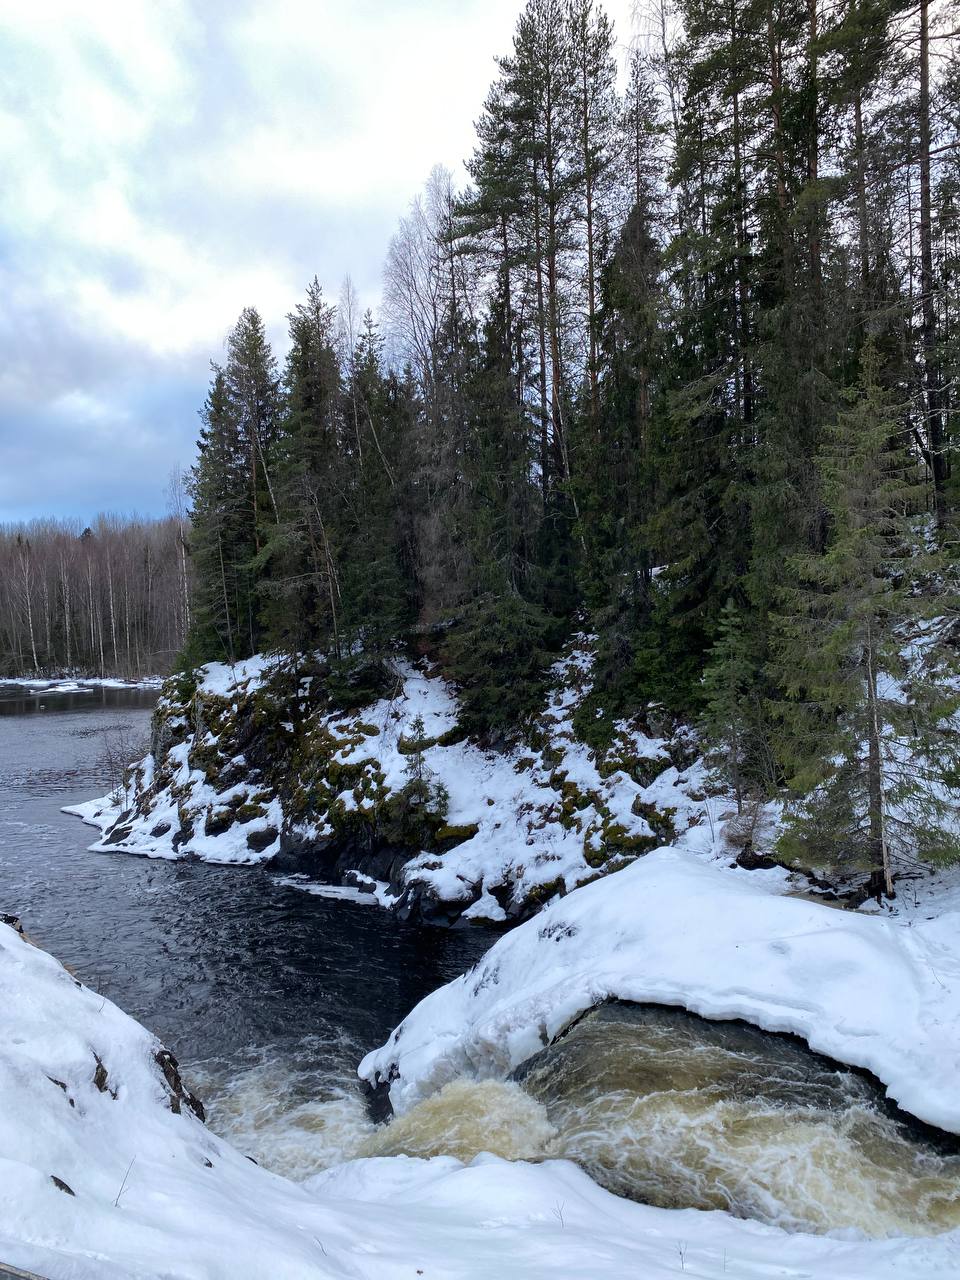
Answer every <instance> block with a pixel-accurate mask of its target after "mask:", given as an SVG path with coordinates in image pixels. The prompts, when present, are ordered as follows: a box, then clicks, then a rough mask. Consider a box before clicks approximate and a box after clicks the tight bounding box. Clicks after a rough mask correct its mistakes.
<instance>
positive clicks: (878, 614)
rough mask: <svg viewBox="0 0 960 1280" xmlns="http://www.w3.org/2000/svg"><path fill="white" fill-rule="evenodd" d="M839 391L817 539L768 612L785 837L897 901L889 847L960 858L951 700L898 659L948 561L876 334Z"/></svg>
mask: <svg viewBox="0 0 960 1280" xmlns="http://www.w3.org/2000/svg"><path fill="white" fill-rule="evenodd" d="M846 400H847V407H846V408H845V409H844V410H843V411H842V412H841V413H840V414H839V415H838V418H837V421H836V424H835V425H834V426H833V427H832V428H831V429H830V431H829V433H828V436H827V439H826V441H825V443H824V445H823V447H822V449H821V450H820V452H819V454H818V456H817V459H816V463H817V470H818V474H819V477H820V481H821V484H822V487H823V493H824V503H825V508H826V513H827V517H828V519H827V535H826V540H825V545H824V548H823V550H822V551H819V552H807V553H803V554H797V555H794V556H793V557H791V558H790V560H789V561H788V563H787V566H786V568H787V575H788V579H789V581H788V583H787V585H785V586H784V587H783V588H782V590H781V593H780V600H779V605H778V610H777V613H776V616H775V618H774V637H773V654H774V658H773V662H772V673H773V675H774V677H775V679H776V680H777V682H778V684H779V686H780V688H782V690H783V691H784V698H783V700H782V701H781V702H780V704H779V706H778V712H779V716H780V722H781V725H782V737H781V743H780V745H781V751H782V756H783V759H784V761H785V763H786V765H787V767H788V770H789V775H790V783H791V786H792V788H793V790H794V793H795V795H796V796H797V797H798V799H797V800H796V801H795V803H794V804H793V805H792V806H791V807H790V821H789V822H788V825H787V828H786V831H785V834H784V836H783V837H782V841H781V847H782V849H783V851H784V852H785V853H787V854H788V855H791V856H796V857H802V858H804V859H806V860H807V862H808V863H809V862H811V861H817V860H819V859H824V858H825V859H829V860H830V861H832V863H833V864H834V865H835V866H848V867H850V866H852V867H854V868H856V867H865V868H867V869H869V871H870V873H871V874H870V882H869V884H870V890H871V892H874V893H876V894H877V895H878V896H879V894H880V893H881V892H882V893H885V894H886V895H887V896H888V897H891V896H893V893H894V886H893V871H894V866H895V864H896V859H897V858H898V857H901V858H907V859H915V858H917V857H919V858H924V859H931V860H940V859H944V858H952V857H955V856H957V855H958V854H960V849H958V847H957V842H956V837H955V836H954V835H952V834H951V832H950V825H949V823H947V822H946V818H947V816H948V812H949V809H950V807H951V793H952V791H953V786H954V782H953V779H954V778H955V773H954V771H955V768H956V762H957V743H956V741H955V734H954V733H953V732H952V730H951V729H950V726H949V722H948V720H947V717H948V716H949V714H950V713H951V712H952V711H953V709H954V707H955V705H956V701H957V699H956V697H955V696H954V695H953V694H952V693H951V692H950V691H949V688H948V686H947V685H946V684H945V683H944V682H943V681H942V680H941V679H938V678H937V675H936V671H935V670H934V669H931V668H930V665H929V663H928V664H927V670H926V671H925V672H918V670H916V669H913V670H911V668H910V667H909V666H908V662H907V659H906V656H905V653H906V652H907V650H908V646H909V644H910V641H911V640H912V639H915V638H916V637H917V636H918V635H922V626H921V624H922V621H923V619H924V618H927V617H929V615H930V614H931V613H932V612H933V611H934V609H940V610H942V609H944V608H945V607H948V605H949V601H948V599H947V598H946V597H945V596H944V595H941V596H940V598H939V599H936V600H934V599H931V597H930V595H929V594H924V593H922V592H921V591H920V590H919V584H920V581H921V579H922V578H924V577H927V578H928V579H929V576H930V575H931V574H935V573H938V572H942V566H940V565H938V564H937V563H936V562H935V560H934V559H933V557H931V555H930V553H929V551H928V549H927V546H926V543H925V538H924V534H925V532H926V529H925V525H924V522H923V521H922V519H921V518H920V517H919V513H920V512H922V509H923V506H922V488H921V485H920V483H919V481H918V476H917V468H916V462H915V459H914V458H913V457H912V456H911V454H910V452H909V450H908V448H907V447H906V435H905V427H904V423H903V415H902V413H900V412H898V411H897V409H896V407H895V406H894V405H893V404H891V401H890V396H889V394H888V393H887V392H885V391H884V389H883V387H882V385H881V382H880V378H879V367H878V359H877V352H876V347H875V345H874V343H873V342H872V341H868V342H867V343H866V344H865V346H864V351H863V357H862V363H861V374H860V378H859V381H858V383H857V385H856V386H855V387H854V388H852V389H851V391H850V392H849V393H848V395H847V397H846Z"/></svg>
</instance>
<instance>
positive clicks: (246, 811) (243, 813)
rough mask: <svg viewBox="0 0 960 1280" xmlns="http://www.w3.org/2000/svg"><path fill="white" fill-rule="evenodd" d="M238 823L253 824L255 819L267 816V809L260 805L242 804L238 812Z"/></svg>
mask: <svg viewBox="0 0 960 1280" xmlns="http://www.w3.org/2000/svg"><path fill="white" fill-rule="evenodd" d="M236 814H237V821H238V822H253V820H254V819H255V818H262V817H264V816H265V815H266V809H264V808H263V807H262V806H261V805H259V804H242V805H240V806H239V808H238V809H237V811H236Z"/></svg>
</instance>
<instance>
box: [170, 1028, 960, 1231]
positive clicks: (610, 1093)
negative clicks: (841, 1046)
mask: <svg viewBox="0 0 960 1280" xmlns="http://www.w3.org/2000/svg"><path fill="white" fill-rule="evenodd" d="M322 1047H323V1049H324V1053H323V1054H322V1055H320V1056H323V1057H324V1059H325V1061H326V1064H327V1065H326V1066H325V1067H323V1068H322V1069H321V1070H315V1069H312V1068H311V1058H312V1059H313V1061H316V1058H317V1052H316V1051H317V1048H318V1046H316V1045H313V1044H312V1043H311V1041H310V1040H309V1039H308V1040H304V1041H303V1042H302V1043H301V1044H300V1046H299V1047H298V1049H297V1052H296V1053H295V1054H294V1055H292V1056H291V1055H290V1054H285V1055H283V1056H280V1055H277V1056H276V1057H271V1056H270V1055H260V1056H259V1057H258V1058H257V1059H256V1060H253V1061H251V1063H250V1064H249V1068H248V1069H247V1070H245V1071H244V1072H242V1073H241V1074H239V1075H236V1074H234V1075H233V1076H232V1077H228V1076H227V1075H222V1076H220V1077H218V1076H217V1073H216V1071H215V1070H209V1071H207V1073H206V1076H205V1075H204V1071H203V1070H201V1071H200V1072H199V1073H196V1072H195V1073H193V1076H192V1079H193V1082H194V1083H195V1084H196V1086H197V1088H198V1090H199V1091H200V1093H201V1096H204V1097H205V1098H206V1099H207V1101H208V1102H209V1103H210V1106H209V1113H210V1123H211V1125H212V1127H213V1128H214V1129H216V1130H217V1131H218V1132H220V1133H222V1134H223V1135H224V1136H225V1137H227V1138H229V1139H230V1140H231V1141H232V1142H233V1143H234V1144H235V1145H237V1146H238V1147H239V1148H240V1150H242V1151H245V1152H247V1153H248V1154H250V1155H252V1156H254V1157H255V1158H256V1159H257V1160H258V1161H260V1163H262V1164H264V1165H266V1166H268V1167H269V1168H272V1169H274V1170H275V1171H276V1172H278V1173H282V1174H286V1175H287V1176H289V1177H293V1178H304V1177H307V1176H309V1175H310V1174H312V1173H316V1172H318V1171H319V1170H320V1169H323V1168H326V1167H329V1166H330V1165H332V1164H335V1163H337V1162H339V1161H341V1160H346V1159H351V1158H354V1157H358V1156H372V1155H400V1154H404V1155H411V1156H423V1157H427V1156H433V1155H452V1156H456V1157H458V1158H459V1159H461V1160H470V1159H471V1158H472V1157H473V1156H474V1155H476V1154H478V1153H479V1152H481V1151H492V1152H494V1153H495V1154H497V1155H501V1156H503V1157H505V1158H506V1159H510V1160H541V1159H547V1158H551V1157H564V1158H567V1159H571V1160H574V1161H576V1162H577V1163H578V1164H579V1165H581V1166H582V1167H583V1168H584V1169H585V1170H586V1171H587V1172H588V1173H590V1174H591V1176H592V1177H594V1178H595V1179H596V1180H597V1181H598V1182H599V1183H600V1184H601V1185H603V1186H605V1187H607V1188H608V1189H609V1190H610V1191H613V1192H615V1193H616V1194H618V1195H623V1196H627V1197H629V1198H631V1199H635V1200H640V1201H644V1202H646V1203H649V1204H655V1205H660V1206H662V1207H666V1208H688V1207H693V1208H701V1209H726V1210H728V1211H729V1212H731V1213H734V1214H736V1215H737V1216H739V1217H750V1218H756V1219H758V1220H760V1221H763V1222H768V1223H772V1224H775V1225H778V1226H781V1227H784V1228H786V1229H787V1230H794V1231H813V1232H826V1231H835V1230H843V1229H846V1230H851V1229H852V1230H855V1231H859V1232H862V1233H864V1234H866V1235H872V1236H884V1235H892V1234H899V1233H911V1234H933V1233H936V1232H939V1231H944V1230H947V1229H949V1228H951V1227H956V1226H960V1146H958V1145H957V1144H956V1143H953V1142H951V1141H950V1140H949V1139H946V1138H944V1139H943V1140H942V1141H941V1140H940V1138H939V1137H938V1135H936V1134H932V1133H929V1132H927V1131H921V1130H920V1128H919V1127H918V1126H914V1125H912V1124H910V1123H909V1122H907V1121H906V1119H905V1118H904V1117H902V1116H900V1115H899V1114H897V1113H896V1112H895V1111H894V1110H893V1109H892V1108H891V1107H890V1106H889V1105H887V1104H886V1103H885V1101H884V1099H883V1096H882V1094H881V1092H880V1090H879V1089H878V1088H877V1087H876V1085H875V1084H874V1083H873V1082H871V1081H870V1080H868V1079H866V1078H864V1077H863V1076H861V1075H859V1074H857V1073H856V1072H852V1071H848V1070H845V1069H844V1068H842V1067H839V1066H836V1065H835V1064H832V1063H829V1062H827V1061H826V1060H824V1059H822V1058H819V1057H818V1056H817V1055H815V1054H813V1053H811V1052H810V1051H809V1050H808V1049H807V1048H806V1047H805V1046H804V1045H802V1044H801V1043H799V1042H798V1041H795V1040H792V1039H790V1038H787V1037H780V1036H771V1035H767V1034H765V1033H763V1032H760V1031H757V1030H755V1029H753V1028H750V1027H746V1026H744V1025H743V1024H740V1023H711V1022H705V1021H703V1020H702V1019H699V1018H695V1017H692V1016H690V1015H688V1014H685V1013H683V1012H682V1011H680V1010H673V1009H662V1008H661V1009H651V1008H639V1007H637V1006H629V1005H616V1004H614V1005H608V1006H604V1007H603V1008H601V1009H599V1010H596V1011H594V1012H593V1013H591V1014H590V1015H588V1016H587V1017H586V1018H584V1019H583V1020H582V1021H580V1022H579V1023H578V1024H577V1025H576V1026H575V1027H574V1028H573V1029H572V1030H571V1031H570V1032H569V1033H568V1034H567V1035H566V1036H565V1037H564V1038H563V1039H562V1040H560V1041H559V1042H558V1043H556V1044H555V1045H553V1046H551V1047H550V1048H548V1049H545V1050H543V1052H542V1053H540V1054H538V1055H536V1057H535V1058H532V1059H531V1060H530V1061H529V1062H528V1063H526V1064H525V1065H524V1067H523V1068H521V1069H520V1071H519V1072H518V1073H517V1076H518V1080H514V1081H494V1080H485V1081H477V1080H466V1079H461V1080H455V1081H453V1082H452V1083H450V1084H448V1085H447V1086H446V1087H445V1088H444V1089H442V1090H440V1091H439V1092H438V1093H436V1094H434V1095H433V1096H432V1097H430V1098H427V1099H426V1100H425V1101H423V1102H421V1103H420V1104H419V1105H418V1106H417V1107H414V1108H413V1109H412V1110H410V1111H409V1112H407V1113H406V1114H405V1115H403V1116H400V1117H398V1118H395V1119H394V1120H392V1121H391V1122H390V1123H389V1124H386V1125H375V1124H373V1123H372V1121H371V1120H370V1119H369V1117H368V1115H367V1111H366V1108H365V1105H364V1103H363V1101H362V1099H361V1098H360V1096H359V1094H358V1092H357V1090H356V1087H355V1077H354V1076H353V1072H352V1063H351V1061H350V1059H349V1058H348V1056H347V1054H346V1053H345V1054H344V1058H343V1062H342V1069H340V1068H336V1069H334V1068H331V1066H330V1053H329V1050H330V1045H329V1044H324V1045H323V1046H322ZM344 1048H345V1049H346V1046H344ZM234 1071H235V1067H234Z"/></svg>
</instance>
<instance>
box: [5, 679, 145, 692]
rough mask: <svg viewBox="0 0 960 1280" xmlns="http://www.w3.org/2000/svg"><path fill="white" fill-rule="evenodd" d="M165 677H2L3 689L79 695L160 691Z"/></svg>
mask: <svg viewBox="0 0 960 1280" xmlns="http://www.w3.org/2000/svg"><path fill="white" fill-rule="evenodd" d="M163 679H164V678H163V676H140V677H137V678H135V679H133V678H131V679H129V680H125V679H121V678H120V677H119V676H50V677H46V676H44V677H35V676H2V677H0V691H2V690H3V689H26V690H27V691H28V692H29V693H79V692H81V691H82V690H83V689H159V688H160V687H161V686H162V685H163Z"/></svg>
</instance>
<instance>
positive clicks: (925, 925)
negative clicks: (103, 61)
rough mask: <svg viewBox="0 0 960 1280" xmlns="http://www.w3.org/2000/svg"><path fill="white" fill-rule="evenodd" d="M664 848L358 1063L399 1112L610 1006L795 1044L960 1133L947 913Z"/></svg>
mask: <svg viewBox="0 0 960 1280" xmlns="http://www.w3.org/2000/svg"><path fill="white" fill-rule="evenodd" d="M782 888H783V878H782V876H781V875H780V874H779V873H777V872H771V873H766V872H741V871H738V872H731V871H730V870H729V869H727V868H725V867H723V866H720V865H718V864H716V863H709V862H707V861H705V860H703V859H699V858H697V857H696V856H691V854H690V853H689V852H688V851H685V850H682V849H670V848H663V849H660V850H658V851H656V852H655V853H651V854H648V855H647V856H646V857H645V858H642V859H640V860H639V861H637V862H635V863H634V864H633V865H631V866H630V867H627V868H626V869H625V870H623V871H620V872H617V873H616V874H614V875H611V876H608V877H606V878H605V879H603V880H599V881H597V882H595V883H594V884H591V885H587V886H585V887H583V888H581V889H578V890H577V891H576V892H575V893H572V894H570V895H569V896H568V897H567V898H565V899H563V900H562V901H559V902H556V903H554V904H552V905H551V906H550V907H548V908H547V909H546V910H545V911H543V912H541V914H540V915H538V916H537V917H535V918H534V919H532V920H529V921H527V922H526V923H525V924H523V925H521V926H519V927H518V928H516V929H514V930H513V931H512V932H511V933H509V934H507V935H506V936H505V937H503V938H501V939H500V940H499V941H498V942H497V943H496V944H495V945H494V946H493V947H492V948H491V950H490V951H489V952H488V953H487V955H486V956H485V957H484V958H483V959H482V960H481V961H480V962H479V963H478V964H477V965H476V966H475V967H474V969H473V970H471V971H470V972H469V973H468V974H465V975H464V976H463V977H461V978H459V979H457V980H456V981H454V982H452V983H449V984H448V985H447V986H445V987H441V988H440V989H439V990H437V991H435V992H433V993H432V994H431V995H429V996H427V997H426V999H425V1000H423V1001H422V1002H421V1004H419V1005H418V1006H417V1008H416V1009H414V1010H413V1012H412V1013H411V1014H409V1015H408V1017H407V1018H406V1019H405V1020H404V1022H403V1023H401V1025H400V1027H399V1028H397V1030H396V1031H395V1032H394V1033H393V1035H392V1037H391V1039H390V1040H389V1041H388V1042H387V1044H386V1045H384V1046H383V1047H382V1048H380V1049H379V1050H377V1051H375V1052H373V1053H371V1054H369V1055H368V1056H367V1057H366V1058H365V1059H364V1060H363V1062H362V1064H361V1066H360V1074H361V1076H363V1077H364V1078H365V1079H367V1080H369V1081H371V1082H376V1081H378V1080H392V1083H391V1085H390V1097H391V1101H392V1102H393V1105H394V1108H395V1110H397V1111H403V1110H406V1109H407V1108H409V1107H410V1106H411V1105H412V1104H413V1103H415V1102H417V1101H418V1100H419V1099H421V1098H422V1097H424V1096H425V1095H427V1094H429V1093H432V1092H433V1091H434V1090H436V1089H438V1088H440V1087H442V1086H443V1085H444V1084H445V1083H447V1082H448V1081H449V1080H452V1079H455V1078H457V1077H459V1076H463V1075H476V1076H480V1077H489V1076H505V1075H507V1074H508V1073H509V1072H510V1071H511V1070H512V1069H513V1068H514V1067H516V1066H518V1065H519V1064H520V1063H521V1062H523V1061H524V1060H525V1059H526V1058H528V1057H530V1056H531V1055H532V1054H534V1053H536V1052H537V1051H538V1050H539V1049H540V1048H541V1047H542V1046H543V1044H545V1043H547V1042H549V1040H550V1039H552V1038H553V1037H554V1036H555V1035H557V1034H558V1032H560V1031H562V1030H563V1028H564V1027H565V1026H567V1024H568V1023H569V1022H570V1021H571V1020H572V1019H574V1018H575V1017H576V1016H577V1014H579V1013H581V1012H582V1011H583V1010H585V1009H588V1008H590V1007H591V1006H593V1005H594V1004H596V1003H598V1002H599V1001H601V1000H604V999H606V998H607V997H619V998H621V999H624V1000H631V1001H637V1002H645V1001H650V1002H655V1003H660V1004H669V1005H682V1006H683V1007H685V1008H686V1009H688V1010H690V1011H691V1012H692V1013H697V1014H701V1015H702V1016H704V1017H706V1018H743V1019H745V1020H747V1021H749V1022H751V1023H754V1024H755V1025H757V1026H759V1027H762V1028H763V1029H764V1030H767V1031H787V1032H793V1033H794V1034H796V1035H799V1036H802V1037H803V1038H804V1039H805V1040H806V1041H807V1042H808V1043H809V1044H810V1046H811V1048H813V1049H815V1050H817V1051H819V1052H820V1053H823V1054H826V1055H827V1056H829V1057H831V1058H834V1059H837V1060H839V1061H841V1062H845V1063H848V1064H849V1065H851V1066H856V1067H863V1068H866V1069H867V1070H868V1071H871V1072H872V1073H873V1074H874V1075H875V1076H877V1077H878V1078H879V1079H880V1080H881V1081H882V1082H883V1083H884V1084H885V1085H886V1086H887V1091H888V1093H889V1095H890V1097H891V1098H893V1099H894V1100H895V1101H896V1102H897V1103H899V1105H900V1106H902V1107H903V1108H905V1109H906V1110H908V1111H910V1112H912V1113H913V1114H914V1115H915V1116H917V1117H919V1118H920V1119H921V1120H925V1121H927V1122H928V1123H929V1124H933V1125H937V1126H939V1127H940V1128H942V1129H947V1130H950V1131H952V1132H955V1133H960V1087H958V1081H960V911H957V910H953V911H945V912H942V913H941V914H940V915H938V916H937V917H936V918H934V919H932V920H922V921H921V920H914V921H912V922H901V921H898V920H894V919H882V918H876V917H871V916H867V915H859V914H856V913H854V912H848V911H839V910H834V909H832V908H830V907H827V906H824V905H821V904H819V903H816V902H811V901H808V900H805V899H802V898H798V897H791V896H787V895H785V894H784V893H783V892H782Z"/></svg>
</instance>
